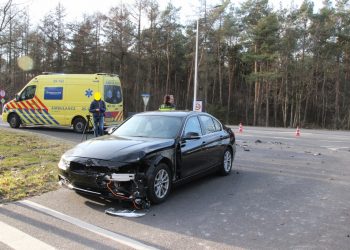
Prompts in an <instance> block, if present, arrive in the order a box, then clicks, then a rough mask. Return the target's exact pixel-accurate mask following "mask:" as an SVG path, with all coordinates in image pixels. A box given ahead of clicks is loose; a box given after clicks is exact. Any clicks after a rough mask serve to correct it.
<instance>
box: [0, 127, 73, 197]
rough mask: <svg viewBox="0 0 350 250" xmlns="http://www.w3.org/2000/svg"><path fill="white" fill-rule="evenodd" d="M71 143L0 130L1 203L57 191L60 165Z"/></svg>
mask: <svg viewBox="0 0 350 250" xmlns="http://www.w3.org/2000/svg"><path fill="white" fill-rule="evenodd" d="M71 147H72V144H70V143H68V142H67V143H66V142H64V141H58V140H57V139H53V137H48V136H40V135H37V134H33V133H28V132H23V131H14V130H13V129H6V128H0V203H1V202H8V201H13V200H18V199H22V198H25V197H28V196H33V195H38V194H41V193H43V192H47V191H51V190H55V189H57V188H58V184H57V181H58V180H57V163H58V161H59V159H60V157H61V155H62V154H63V153H64V151H66V150H67V149H69V148H71Z"/></svg>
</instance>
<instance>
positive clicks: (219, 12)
mask: <svg viewBox="0 0 350 250" xmlns="http://www.w3.org/2000/svg"><path fill="white" fill-rule="evenodd" d="M208 2H209V1H208ZM208 2H206V1H202V2H201V3H202V4H201V6H200V7H199V9H198V10H196V17H195V16H194V17H193V18H192V20H188V21H186V24H184V20H181V17H180V16H179V11H180V9H179V8H176V7H175V6H174V5H172V4H171V3H169V4H168V5H167V7H166V8H165V10H160V8H159V2H158V1H157V0H136V1H135V2H134V4H133V5H119V6H116V7H113V8H111V9H110V10H109V11H108V13H95V14H89V15H84V18H83V20H82V21H75V22H71V21H67V20H66V19H65V16H66V13H65V9H64V7H63V6H62V5H61V4H58V5H57V7H56V8H55V9H53V10H52V11H51V12H49V13H47V14H45V15H43V17H42V18H41V19H40V22H39V23H35V24H34V23H32V22H31V20H30V18H29V14H28V13H27V12H26V10H22V9H21V8H19V7H18V6H17V5H16V4H14V3H13V1H12V0H5V1H1V2H0V89H4V90H5V91H6V93H7V94H6V95H7V96H6V97H7V100H9V98H12V97H13V96H14V94H15V93H17V92H18V91H19V90H21V89H22V88H23V86H24V85H25V84H26V83H27V82H28V81H29V80H30V79H31V78H33V77H34V76H36V75H38V74H41V73H42V72H59V73H98V72H107V73H116V74H118V75H119V76H120V78H121V81H122V86H123V95H124V106H125V111H126V112H125V113H128V112H140V111H143V101H142V97H141V94H142V93H149V94H150V95H151V97H150V101H149V104H148V110H154V109H157V108H158V107H159V105H160V103H161V102H162V100H163V96H164V94H166V93H168V94H173V95H174V96H175V101H176V105H177V108H178V109H189V110H192V102H193V82H194V81H193V79H194V62H195V39H196V21H197V18H198V21H199V33H198V35H199V52H198V65H199V66H198V69H199V71H198V92H197V99H199V100H202V101H203V103H204V105H205V109H206V111H207V112H209V113H211V114H213V115H215V116H217V117H218V118H220V119H221V120H222V121H223V122H224V123H226V124H237V123H239V122H243V123H244V124H249V125H255V126H283V127H296V126H300V127H310V128H311V127H312V128H330V129H350V83H349V81H350V7H349V3H348V0H335V1H334V2H333V3H332V2H331V1H327V0H325V1H323V7H321V8H320V9H319V10H317V11H316V10H315V9H314V5H313V3H312V2H310V1H307V0H306V1H304V2H303V3H302V4H301V5H300V6H297V7H289V8H288V9H287V8H283V7H280V8H279V9H277V10H276V9H272V8H271V7H270V6H269V2H268V0H246V1H244V2H242V3H241V4H239V5H236V4H234V1H227V0H226V1H223V2H222V4H221V5H219V6H211V5H210V4H208ZM28 58H29V59H28ZM28 60H29V62H28Z"/></svg>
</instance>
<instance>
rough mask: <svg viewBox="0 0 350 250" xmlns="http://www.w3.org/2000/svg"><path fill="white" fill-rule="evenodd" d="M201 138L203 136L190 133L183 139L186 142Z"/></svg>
mask: <svg viewBox="0 0 350 250" xmlns="http://www.w3.org/2000/svg"><path fill="white" fill-rule="evenodd" d="M199 138H201V136H200V135H199V134H198V133H197V132H188V133H187V134H186V135H185V136H184V137H183V139H184V140H197V139H199Z"/></svg>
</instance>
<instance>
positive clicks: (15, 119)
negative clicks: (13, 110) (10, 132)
mask: <svg viewBox="0 0 350 250" xmlns="http://www.w3.org/2000/svg"><path fill="white" fill-rule="evenodd" d="M8 122H9V124H10V127H11V128H19V126H20V125H21V119H20V118H19V116H18V115H17V114H11V115H10V117H9V119H8Z"/></svg>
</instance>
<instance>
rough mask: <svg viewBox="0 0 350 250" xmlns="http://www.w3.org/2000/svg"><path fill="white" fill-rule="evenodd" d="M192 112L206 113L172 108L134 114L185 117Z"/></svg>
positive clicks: (192, 113)
mask: <svg viewBox="0 0 350 250" xmlns="http://www.w3.org/2000/svg"><path fill="white" fill-rule="evenodd" d="M194 114H197V115H198V114H207V113H204V112H197V111H189V110H172V111H158V110H157V111H149V112H142V113H138V114H136V115H150V116H152V115H157V116H174V117H186V116H189V115H194Z"/></svg>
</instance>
